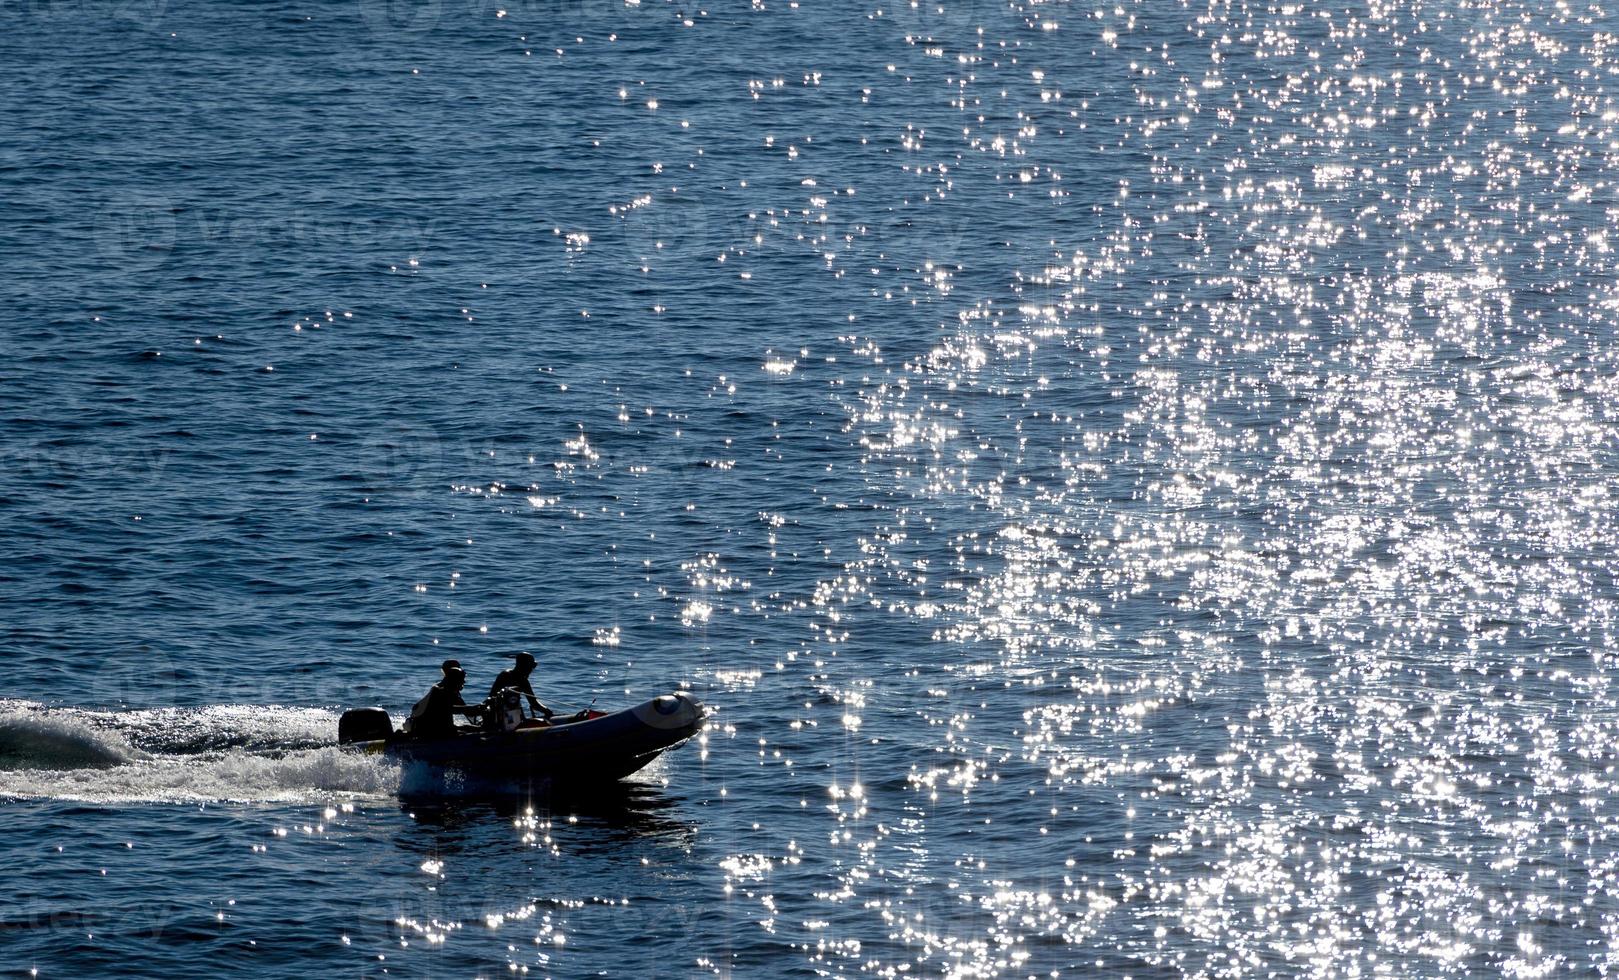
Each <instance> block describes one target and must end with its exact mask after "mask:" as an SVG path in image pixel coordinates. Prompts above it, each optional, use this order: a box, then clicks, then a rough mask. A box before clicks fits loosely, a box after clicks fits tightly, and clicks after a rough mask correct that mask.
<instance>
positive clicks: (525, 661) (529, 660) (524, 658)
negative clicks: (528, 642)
mask: <svg viewBox="0 0 1619 980" xmlns="http://www.w3.org/2000/svg"><path fill="white" fill-rule="evenodd" d="M513 659H515V660H516V661H517V666H519V667H532V666H534V655H533V654H532V653H529V652H528V651H527V650H524V651H523V652H522V653H518V654H513Z"/></svg>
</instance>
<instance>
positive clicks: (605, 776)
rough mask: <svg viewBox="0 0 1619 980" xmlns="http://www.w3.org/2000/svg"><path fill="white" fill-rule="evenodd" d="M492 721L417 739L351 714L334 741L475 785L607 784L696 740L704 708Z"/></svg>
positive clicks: (692, 703)
mask: <svg viewBox="0 0 1619 980" xmlns="http://www.w3.org/2000/svg"><path fill="white" fill-rule="evenodd" d="M491 718H492V719H493V720H491V721H490V722H489V723H488V724H487V725H486V726H485V727H483V728H466V729H463V730H461V731H460V732H458V733H457V734H456V735H453V736H450V737H448V738H432V739H422V738H413V737H411V736H410V735H408V734H405V733H403V732H396V731H394V730H393V721H392V719H391V718H389V717H388V713H387V712H386V711H384V710H382V709H381V708H354V709H351V710H349V711H345V712H344V713H343V717H342V718H341V719H340V720H339V722H338V734H337V740H338V743H339V744H340V745H342V746H343V747H344V748H346V749H350V750H353V751H358V752H366V753H370V754H381V755H384V756H386V757H388V758H390V759H394V760H396V761H398V762H401V763H418V764H425V765H427V766H430V767H432V768H434V769H443V770H457V771H460V772H463V773H467V774H470V775H476V776H481V777H488V778H495V779H501V780H508V781H510V780H515V781H520V782H539V781H546V782H549V783H552V784H564V783H565V784H569V785H574V784H590V783H607V782H612V781H615V780H619V779H622V778H624V777H625V776H628V775H629V774H630V773H632V772H635V771H636V770H638V769H641V768H642V767H644V766H646V765H647V764H648V763H650V762H651V761H652V760H653V759H656V758H657V757H658V756H659V755H661V754H662V753H664V752H666V751H668V750H669V749H672V748H674V747H675V746H677V745H679V744H680V743H682V742H684V741H686V740H687V739H689V738H691V737H692V736H693V735H696V734H697V733H698V731H700V730H701V729H702V727H703V706H702V703H701V702H699V701H698V700H697V699H696V698H693V697H691V696H690V695H688V694H681V693H675V694H664V695H661V696H659V697H655V698H653V699H652V700H650V701H646V702H644V703H642V704H638V705H636V706H634V707H633V708H625V709H624V710H622V711H614V712H611V713H608V712H603V711H590V710H586V711H581V712H579V713H578V714H574V715H568V716H562V715H557V716H554V717H553V718H551V719H549V720H541V719H538V718H530V717H524V716H522V714H521V711H520V710H519V711H518V713H517V715H516V716H513V715H512V714H511V713H510V711H509V710H508V711H506V712H497V713H493V714H492V715H491Z"/></svg>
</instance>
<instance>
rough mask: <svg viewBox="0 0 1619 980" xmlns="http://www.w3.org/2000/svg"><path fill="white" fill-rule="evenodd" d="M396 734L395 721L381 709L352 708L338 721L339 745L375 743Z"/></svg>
mask: <svg viewBox="0 0 1619 980" xmlns="http://www.w3.org/2000/svg"><path fill="white" fill-rule="evenodd" d="M393 733H394V723H393V719H392V718H389V717H388V712H386V711H383V710H382V709H381V708H350V709H349V710H347V711H345V712H343V717H342V718H339V719H338V720H337V744H339V745H348V744H349V743H351V742H375V741H379V740H381V739H385V738H387V737H388V736H389V735H392V734H393Z"/></svg>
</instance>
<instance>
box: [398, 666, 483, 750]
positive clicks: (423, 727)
mask: <svg viewBox="0 0 1619 980" xmlns="http://www.w3.org/2000/svg"><path fill="white" fill-rule="evenodd" d="M466 683H467V672H466V671H464V670H462V669H461V665H460V664H459V663H457V662H456V661H454V660H446V661H445V662H444V679H443V680H441V681H439V682H438V683H437V684H434V685H433V687H432V688H431V689H430V690H429V691H428V692H427V696H426V697H424V698H422V699H421V700H420V701H417V702H416V706H415V707H414V708H411V709H410V718H409V719H408V720H407V721H406V722H405V728H404V731H405V734H407V735H409V736H410V737H412V738H449V737H450V736H452V735H455V734H456V733H457V730H456V727H455V716H456V715H458V714H461V715H475V714H479V713H481V712H482V711H483V708H482V706H480V705H469V704H467V703H466V702H465V701H463V700H461V688H463V687H465V686H466Z"/></svg>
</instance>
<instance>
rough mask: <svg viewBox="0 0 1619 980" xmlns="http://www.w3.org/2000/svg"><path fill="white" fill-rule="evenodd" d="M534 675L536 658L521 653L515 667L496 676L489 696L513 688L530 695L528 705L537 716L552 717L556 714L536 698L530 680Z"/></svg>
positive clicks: (490, 686)
mask: <svg viewBox="0 0 1619 980" xmlns="http://www.w3.org/2000/svg"><path fill="white" fill-rule="evenodd" d="M532 673H534V657H533V656H532V655H531V654H527V653H519V654H518V655H517V663H516V664H515V665H514V666H512V667H510V668H508V669H506V670H503V671H501V672H500V673H499V674H496V675H495V682H494V683H493V684H491V685H489V696H490V697H494V696H495V695H497V694H499V693H500V692H501V691H504V690H506V689H507V688H511V689H512V690H515V691H517V692H518V693H520V694H526V695H528V705H529V707H530V708H531V709H533V711H534V713H535V714H538V715H544V716H545V717H547V718H549V717H551V715H552V714H553V713H554V712H552V711H551V709H550V708H547V707H546V706H545V705H543V704H541V703H540V699H539V698H537V697H535V696H534V687H533V686H532V685H531V684H530V683H529V680H528V675H529V674H532Z"/></svg>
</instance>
